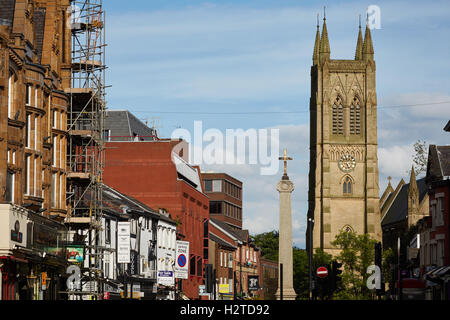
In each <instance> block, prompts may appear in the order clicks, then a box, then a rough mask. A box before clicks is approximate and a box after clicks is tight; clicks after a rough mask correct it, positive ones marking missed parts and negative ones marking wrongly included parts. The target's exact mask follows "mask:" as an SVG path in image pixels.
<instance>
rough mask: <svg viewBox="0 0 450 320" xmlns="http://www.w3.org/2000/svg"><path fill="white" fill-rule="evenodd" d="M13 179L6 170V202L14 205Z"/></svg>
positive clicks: (11, 173) (11, 174)
mask: <svg viewBox="0 0 450 320" xmlns="http://www.w3.org/2000/svg"><path fill="white" fill-rule="evenodd" d="M14 179H15V174H14V173H13V172H10V171H9V170H7V172H6V193H5V200H6V202H10V203H14Z"/></svg>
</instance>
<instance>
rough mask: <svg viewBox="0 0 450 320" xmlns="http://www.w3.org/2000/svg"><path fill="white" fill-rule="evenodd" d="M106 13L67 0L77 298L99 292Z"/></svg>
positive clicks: (89, 2)
mask: <svg viewBox="0 0 450 320" xmlns="http://www.w3.org/2000/svg"><path fill="white" fill-rule="evenodd" d="M104 22H105V13H104V11H103V3H102V0H72V1H71V32H72V39H71V42H72V44H71V51H72V62H71V79H70V80H71V86H70V88H69V89H67V90H66V93H67V94H68V95H69V97H70V106H69V110H68V115H67V131H68V134H69V137H68V148H67V149H68V150H67V164H68V169H67V171H68V173H67V181H68V185H67V205H68V214H67V217H66V221H65V223H66V225H67V226H68V228H69V234H71V236H73V237H74V238H73V239H71V240H69V242H73V241H75V242H76V241H80V243H83V244H84V264H83V266H82V268H81V272H82V274H81V286H82V287H81V291H78V292H76V291H72V292H70V293H69V296H71V298H72V299H73V297H74V296H76V298H75V299H80V298H82V297H83V296H91V297H95V298H97V299H101V296H102V295H103V280H104V275H103V272H102V270H103V268H102V266H103V250H102V247H101V246H100V239H101V237H100V233H101V231H102V229H101V225H102V224H101V220H102V216H103V214H102V202H103V201H102V186H103V169H104V140H103V130H104V129H103V128H104V119H105V112H106V102H105V95H106V92H105V88H106V87H105V70H106V63H105V48H106V44H105V23H104Z"/></svg>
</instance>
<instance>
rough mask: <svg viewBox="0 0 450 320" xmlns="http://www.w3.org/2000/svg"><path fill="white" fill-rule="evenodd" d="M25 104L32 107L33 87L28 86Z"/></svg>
mask: <svg viewBox="0 0 450 320" xmlns="http://www.w3.org/2000/svg"><path fill="white" fill-rule="evenodd" d="M25 103H26V105H27V106H31V85H29V84H27V93H26V100H25Z"/></svg>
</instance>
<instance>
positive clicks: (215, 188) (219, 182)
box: [212, 180, 222, 192]
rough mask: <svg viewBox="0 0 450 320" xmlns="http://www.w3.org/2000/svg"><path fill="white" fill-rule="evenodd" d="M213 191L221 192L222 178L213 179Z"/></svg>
mask: <svg viewBox="0 0 450 320" xmlns="http://www.w3.org/2000/svg"><path fill="white" fill-rule="evenodd" d="M212 187H213V192H222V180H213V186H212Z"/></svg>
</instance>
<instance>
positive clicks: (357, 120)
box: [350, 97, 361, 134]
mask: <svg viewBox="0 0 450 320" xmlns="http://www.w3.org/2000/svg"><path fill="white" fill-rule="evenodd" d="M350 134H361V104H360V102H359V99H358V98H357V97H355V98H354V99H353V102H352V104H351V106H350Z"/></svg>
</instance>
